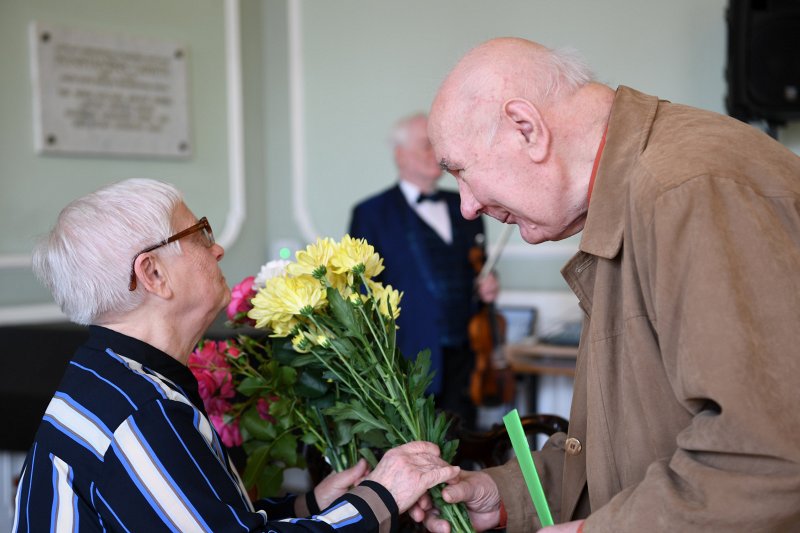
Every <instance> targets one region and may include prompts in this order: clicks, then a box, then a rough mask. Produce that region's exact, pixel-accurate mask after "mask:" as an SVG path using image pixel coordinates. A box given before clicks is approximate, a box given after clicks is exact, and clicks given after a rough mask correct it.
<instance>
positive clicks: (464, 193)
mask: <svg viewBox="0 0 800 533" xmlns="http://www.w3.org/2000/svg"><path fill="white" fill-rule="evenodd" d="M458 192H459V194H460V195H461V216H463V217H464V218H466V219H467V220H473V219H476V218H478V217H479V216H480V214H481V207H482V206H481V204H480V202H478V201H477V200H476V199H475V196H473V195H472V192H471V191H470V190H469V188H468V187H465V186H463V185H459V187H458Z"/></svg>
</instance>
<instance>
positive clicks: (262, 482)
mask: <svg viewBox="0 0 800 533" xmlns="http://www.w3.org/2000/svg"><path fill="white" fill-rule="evenodd" d="M282 485H283V469H282V468H281V467H279V466H277V465H266V466H265V467H264V469H263V470H262V471H261V475H260V476H259V477H258V482H257V484H256V486H257V487H258V496H259V497H260V498H269V497H274V496H280V494H281V486H282Z"/></svg>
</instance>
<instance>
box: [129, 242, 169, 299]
mask: <svg viewBox="0 0 800 533" xmlns="http://www.w3.org/2000/svg"><path fill="white" fill-rule="evenodd" d="M165 266H166V265H164V263H163V261H161V258H159V257H158V256H157V255H156V254H154V253H151V252H147V253H143V254H141V255H139V257H137V258H136V260H135V261H134V263H133V270H134V272H136V278H137V280H138V284H139V285H140V286H141V287H142V288H144V290H146V291H147V292H149V293H152V294H154V295H156V296H160V297H162V298H169V297H171V296H172V287H171V286H170V284H169V277H168V276H167V270H166V268H165Z"/></svg>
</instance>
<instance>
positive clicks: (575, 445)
mask: <svg viewBox="0 0 800 533" xmlns="http://www.w3.org/2000/svg"><path fill="white" fill-rule="evenodd" d="M564 444H565V445H566V448H567V453H568V454H570V455H578V454H579V453H581V450H582V449H583V445H581V441H579V440H578V439H576V438H575V437H570V438H568V439H567V440H566V441H565V443H564Z"/></svg>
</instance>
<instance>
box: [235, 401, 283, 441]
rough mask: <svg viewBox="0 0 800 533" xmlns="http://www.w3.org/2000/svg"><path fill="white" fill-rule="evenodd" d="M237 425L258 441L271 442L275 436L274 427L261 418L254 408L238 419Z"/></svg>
mask: <svg viewBox="0 0 800 533" xmlns="http://www.w3.org/2000/svg"><path fill="white" fill-rule="evenodd" d="M239 424H241V425H242V427H244V428H245V429H246V430H247V432H248V433H250V435H252V436H253V437H255V438H256V439H258V440H264V441H271V440H272V439H274V438H275V437H276V436H277V435H276V432H275V426H274V425H273V424H271V423H270V422H268V421H267V420H264V419H263V418H261V416H260V415H259V414H258V410H257V409H256V408H255V407H251V408H250V409H248V410H247V411H245V412H244V414H243V415H242V417H241V418H240V419H239Z"/></svg>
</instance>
